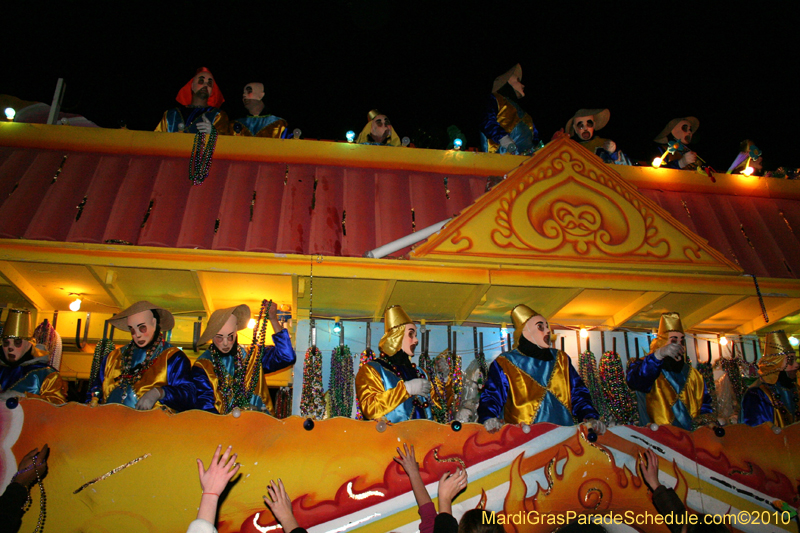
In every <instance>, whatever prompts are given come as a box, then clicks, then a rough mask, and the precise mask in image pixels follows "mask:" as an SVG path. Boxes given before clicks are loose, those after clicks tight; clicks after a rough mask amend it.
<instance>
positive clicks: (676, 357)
mask: <svg viewBox="0 0 800 533" xmlns="http://www.w3.org/2000/svg"><path fill="white" fill-rule="evenodd" d="M684 337H685V334H684V332H683V323H682V322H681V317H680V315H679V314H678V313H664V314H662V315H661V320H660V321H659V323H658V336H657V337H656V338H655V339H653V342H652V343H651V344H650V353H649V354H648V355H647V356H645V357H643V358H641V359H637V360H634V361H631V363H630V365H629V366H628V375H627V382H628V386H629V387H630V388H631V389H633V390H634V391H636V393H637V394H636V395H637V397H638V403H639V420H640V421H641V423H642V425H645V424H651V423H655V424H658V425H660V426H662V425H667V424H672V425H674V426H677V427H679V428H683V429H686V430H692V429H694V427H693V423H694V424H695V425H697V424H703V425H705V424H711V423H714V422H715V420H714V419H713V418H712V416H711V412H712V407H711V395H710V394H709V393H708V390H707V389H706V386H705V383H704V381H703V375H702V374H700V372H699V371H698V370H696V369H695V368H694V367H692V365H691V363H689V362H687V360H686V346H685V343H684ZM702 415H708V416H702ZM702 419H705V420H702Z"/></svg>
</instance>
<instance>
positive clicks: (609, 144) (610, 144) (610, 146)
mask: <svg viewBox="0 0 800 533" xmlns="http://www.w3.org/2000/svg"><path fill="white" fill-rule="evenodd" d="M603 150H605V151H606V152H608V153H609V154H613V153H614V152H616V151H617V143H615V142H614V141H612V140H607V141H606V142H604V143H603Z"/></svg>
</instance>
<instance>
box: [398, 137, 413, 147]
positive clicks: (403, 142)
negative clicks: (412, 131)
mask: <svg viewBox="0 0 800 533" xmlns="http://www.w3.org/2000/svg"><path fill="white" fill-rule="evenodd" d="M400 142H401V143H402V144H403V146H408V145H409V144H411V139H409V138H408V137H403V138H402V139H401V140H400Z"/></svg>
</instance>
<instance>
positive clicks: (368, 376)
mask: <svg viewBox="0 0 800 533" xmlns="http://www.w3.org/2000/svg"><path fill="white" fill-rule="evenodd" d="M356 397H357V398H358V402H359V405H361V413H362V414H363V415H364V419H366V420H377V419H378V418H380V417H382V416H384V415H387V414H389V413H391V412H392V411H394V410H395V409H397V407H398V406H399V405H400V404H401V403H403V402H404V401H406V400H408V399H409V398H410V396H409V395H408V391H406V387H405V383H404V382H403V380H402V379H401V380H400V381H399V382H398V383H397V385H396V386H395V387H394V388H392V389H389V390H384V388H383V379H382V378H381V376H380V374H379V373H378V371H377V370H375V369H374V368H372V367H371V366H370V365H364V366H362V367H361V368H359V369H358V374H356Z"/></svg>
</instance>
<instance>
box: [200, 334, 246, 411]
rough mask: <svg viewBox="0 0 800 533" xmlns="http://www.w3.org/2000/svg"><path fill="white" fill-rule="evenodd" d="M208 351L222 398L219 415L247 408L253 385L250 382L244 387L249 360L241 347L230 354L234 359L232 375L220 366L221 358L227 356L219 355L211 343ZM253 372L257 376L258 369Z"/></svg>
mask: <svg viewBox="0 0 800 533" xmlns="http://www.w3.org/2000/svg"><path fill="white" fill-rule="evenodd" d="M209 351H210V352H211V363H212V364H213V366H214V373H215V374H216V375H217V379H218V380H219V386H218V388H217V391H218V392H219V394H220V396H222V406H223V412H222V413H220V414H228V413H230V412H231V411H232V410H233V408H234V407H239V408H240V409H241V408H245V407H248V406H249V405H250V400H251V399H252V397H253V391H254V390H255V383H253V381H252V380H251V383H250V386H249V387H248V386H246V385H245V377H246V375H247V363H248V362H249V360H250V359H249V358H248V356H247V352H245V349H244V348H243V347H242V346H237V349H236V353H235V354H231V356H232V357H233V358H234V359H233V375H231V374H229V373H228V372H226V371H225V368H224V367H223V366H222V357H227V356H228V355H226V354H222V353H220V351H219V350H218V349H217V347H216V345H214V344H213V343H212V344H211V346H209ZM253 370H254V373H255V374H258V371H257V370H258V369H253Z"/></svg>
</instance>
